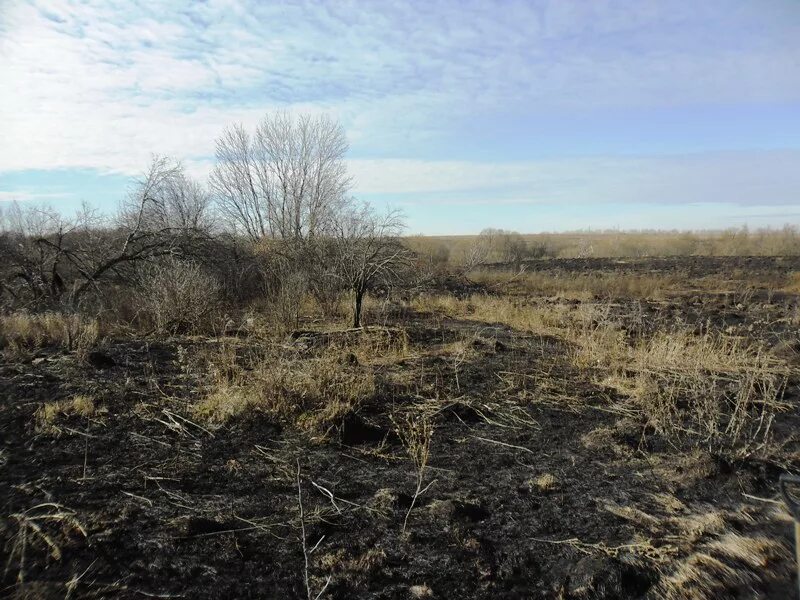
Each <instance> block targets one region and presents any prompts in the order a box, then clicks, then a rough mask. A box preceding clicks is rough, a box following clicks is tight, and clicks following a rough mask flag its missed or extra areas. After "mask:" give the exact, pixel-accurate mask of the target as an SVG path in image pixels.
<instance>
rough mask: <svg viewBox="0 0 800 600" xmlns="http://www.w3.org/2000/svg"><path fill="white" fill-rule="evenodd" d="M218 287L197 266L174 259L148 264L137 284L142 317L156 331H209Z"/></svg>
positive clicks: (216, 307)
mask: <svg viewBox="0 0 800 600" xmlns="http://www.w3.org/2000/svg"><path fill="white" fill-rule="evenodd" d="M220 298H221V286H220V284H219V282H218V281H217V279H216V278H215V277H213V276H212V275H210V274H208V273H206V272H205V271H204V270H203V269H202V268H201V267H200V265H198V264H197V263H194V262H190V261H183V260H180V259H177V258H169V259H167V260H165V261H163V262H160V263H154V264H151V265H148V266H147V267H146V269H145V270H144V272H143V274H142V276H141V278H140V284H139V293H138V299H139V302H140V305H141V307H142V312H143V313H144V316H145V317H146V318H147V319H148V320H149V321H150V324H151V325H152V326H153V328H154V329H155V330H156V331H159V332H165V333H172V334H175V333H202V332H205V331H208V330H210V329H211V328H212V327H213V325H214V321H215V319H214V318H215V316H216V315H217V312H218V310H219V307H220Z"/></svg>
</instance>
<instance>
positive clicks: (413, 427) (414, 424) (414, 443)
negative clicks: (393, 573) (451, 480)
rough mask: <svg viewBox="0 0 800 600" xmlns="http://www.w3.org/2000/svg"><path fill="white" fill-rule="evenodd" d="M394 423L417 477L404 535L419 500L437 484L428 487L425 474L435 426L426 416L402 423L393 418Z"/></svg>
mask: <svg viewBox="0 0 800 600" xmlns="http://www.w3.org/2000/svg"><path fill="white" fill-rule="evenodd" d="M392 421H393V422H394V426H395V431H396V433H397V435H398V437H399V438H400V440H401V441H402V442H403V446H405V449H406V452H407V453H408V456H409V458H410V459H411V462H412V463H413V465H414V471H415V477H416V487H415V489H414V495H413V496H412V498H411V505H410V506H409V507H408V512H406V517H405V519H403V533H405V532H406V527H407V526H408V518H409V517H410V516H411V511H412V510H414V505H415V504H416V503H417V499H418V498H419V497H420V496H421V495H422V494H424V493H425V492H426V491H427V490H428V488H430V487H431V486H432V485H433V484H434V483H435V482H436V480H435V479H434V480H433V481H431V482H429V483H428V485H425V472H426V469H427V468H428V461H429V459H430V455H431V439H432V438H433V424H432V423H431V422H430V420H429V419H428V418H426V417H424V416H418V417H414V416H411V415H406V417H405V419H404V420H402V421H401V420H396V419H395V418H394V417H392Z"/></svg>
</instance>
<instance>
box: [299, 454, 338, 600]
mask: <svg viewBox="0 0 800 600" xmlns="http://www.w3.org/2000/svg"><path fill="white" fill-rule="evenodd" d="M297 506H298V507H299V510H300V542H301V544H302V546H303V561H304V565H303V582H304V584H305V586H306V595H307V597H308V600H319V598H321V597H322V594H324V593H325V590H326V589H328V585H330V583H331V576H330V575H329V576H328V579H327V580H326V581H325V584H324V585H323V586H322V589H320V591H319V592H318V593H317V594H316V595H314V593H313V592H312V591H311V581H310V579H309V575H308V557H309V555H311V554H312V553H313V552H314V550H316V549H317V547H318V546H319V545H320V543H321V542H322V540H323V539H324V537H325V536H323V537H322V538H320V540H319V541H318V542H317V543H316V544H315V545H314V547H313V548H312V549H311V550H309V549H308V546H306V518H305V512H304V510H303V488H302V485H301V482H300V459H299V458H298V459H297Z"/></svg>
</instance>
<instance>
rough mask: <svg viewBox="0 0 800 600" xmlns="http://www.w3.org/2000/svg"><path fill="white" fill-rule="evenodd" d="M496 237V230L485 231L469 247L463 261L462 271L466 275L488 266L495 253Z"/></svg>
mask: <svg viewBox="0 0 800 600" xmlns="http://www.w3.org/2000/svg"><path fill="white" fill-rule="evenodd" d="M496 236H497V233H496V231H495V230H494V229H484V230H483V231H481V232H480V234H479V235H478V236H477V237H476V238H475V239H474V240H473V241H472V242H471V243H470V245H469V246H467V248H466V250H465V251H464V255H463V257H462V260H461V266H462V270H463V271H464V272H465V273H468V272H469V271H471V270H473V269H476V268H478V267H480V266H482V265H484V264H486V262H487V261H488V260H489V258H490V256H491V254H492V252H493V251H494V247H495V244H496V239H495V238H496Z"/></svg>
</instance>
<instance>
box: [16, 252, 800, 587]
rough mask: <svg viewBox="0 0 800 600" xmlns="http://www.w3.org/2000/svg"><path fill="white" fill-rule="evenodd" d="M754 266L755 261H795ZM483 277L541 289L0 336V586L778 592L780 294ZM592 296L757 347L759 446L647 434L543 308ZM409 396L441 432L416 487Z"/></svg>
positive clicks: (782, 579) (788, 346)
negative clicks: (579, 287)
mask: <svg viewBox="0 0 800 600" xmlns="http://www.w3.org/2000/svg"><path fill="white" fill-rule="evenodd" d="M726 260H727V261H728V262H726ZM738 260H740V261H741V260H743V259H738ZM759 261H761V262H759V263H758V269H759V274H760V275H765V276H767V277H773V276H774V277H775V278H780V277H783V276H785V275H786V273H787V272H788V271H786V268H785V262H782V261H771V260H766V259H759ZM543 262H544V261H543ZM547 262H549V263H550V269H551V271H552V270H558V271H559V272H560V273H563V272H568V271H570V270H574V269H578V270H580V271H581V272H593V270H594V269H597V268H601V269H602V266H599V265H597V264H595V262H596V261H586V262H584V263H580V261H575V260H571V261H569V262H568V263H563V264H562V263H559V261H547ZM729 262H730V259H725V260H721V261H717V262H715V260H714V259H708V258H706V259H703V260H702V261H700V262H698V261H696V260H694V259H687V260H686V261H685V262H682V261H681V259H670V260H669V261H666V262H665V263H664V264H665V265H668V267H667V268H666V271H667V272H672V271H673V270H675V269H695V271H696V273H695V275H696V276H705V275H708V276H719V275H720V274H726V273H732V272H733V270H734V269H740V270H741V269H747V268H749V266H751V265H748V264H742V265H738V263H737V265H735V266H734V265H732V264H729ZM573 263H575V265H578V266H575V265H573ZM698 265H699V266H698ZM661 266H662V263H661V262H660V261H649V262H647V266H646V268H645V267H644V266H643V267H635V268H634V271H635V272H643V271H645V270H646V271H647V272H654V271H655V272H658V271H659V269H660V268H661ZM795 266H796V265H795ZM792 268H794V267H792ZM703 269H705V271H703ZM704 274H705V275H704ZM762 279H763V278H762ZM759 281H762V280H761V279H760V280H759ZM470 289H473V290H474V289H477V288H476V287H473V288H470ZM742 290H750V291H748V292H747V293H746V294H744V295H743V294H742ZM488 291H489V293H490V294H491V296H490V297H491V298H493V300H492V301H495V300H497V301H503V302H506V301H507V302H509V303H510V304H509V306H513V308H514V310H515V311H517V312H515V313H514V314H515V315H518V314H522V313H524V311H548V312H541V315H544V316H542V317H541V318H540V317H537V318H538V319H539V320H538V321H536V323H537V324H540V325H541V326H540V325H535V326H534V325H530V326H521V325H519V326H515V325H518V324H517V322H516V321H515V320H514V319H511V318H502V316H500V313H497V314H498V315H499V316H498V317H496V318H485V315H484V313H482V312H481V310H480V306H479V304H478V303H479V300H477V299H476V300H470V299H469V298H466V299H461V300H457V299H456V300H452V301H451V299H450V297H451V295H448V296H447V298H446V299H445V300H440V299H437V300H436V301H424V300H423V301H419V302H411V303H408V304H406V305H404V306H402V307H400V306H395V307H393V308H392V309H391V310H390V311H389V312H387V314H386V315H385V319H384V321H385V322H384V325H385V326H381V327H379V328H378V327H373V328H367V329H365V330H364V331H360V332H352V331H350V332H345V333H344V334H335V333H333V334H332V333H331V331H333V329H331V328H330V327H323V326H319V325H318V326H314V324H309V327H308V330H307V331H305V333H302V332H301V333H299V334H296V335H294V336H288V337H285V338H284V337H281V338H279V339H273V338H269V337H264V336H260V335H254V334H250V333H249V332H248V331H246V330H243V331H241V332H239V335H237V336H235V337H225V338H214V339H207V338H197V337H173V338H169V339H159V340H156V339H135V337H131V336H117V337H110V338H107V339H104V340H102V341H101V342H100V343H99V344H98V347H97V348H95V349H94V351H95V352H99V353H101V354H98V355H95V358H98V357H101V358H103V359H104V360H99V358H98V360H94V361H92V360H89V357H88V356H87V355H86V354H85V353H80V352H77V353H76V352H66V351H62V350H58V349H55V348H43V349H38V350H36V351H34V352H31V353H30V354H29V355H27V356H24V357H19V358H17V359H15V360H11V359H5V360H4V362H3V364H2V367H1V368H0V396H1V397H2V405H0V431H1V432H2V438H3V442H2V449H0V494H1V497H0V507H1V509H2V514H3V516H4V520H3V525H2V527H3V529H2V531H0V536H2V538H3V539H2V542H3V547H4V552H5V556H6V564H4V565H3V566H4V569H5V570H4V575H3V592H2V594H3V595H4V596H5V595H16V597H20V598H23V597H28V598H40V597H41V598H49V597H53V598H56V597H57V598H63V597H65V596H69V597H72V598H82V597H114V598H127V597H130V598H140V597H141V598H146V597H159V598H168V597H185V598H224V597H231V598H283V597H308V596H310V597H312V598H313V597H315V596H316V595H317V593H318V592H319V591H320V590H322V589H323V588H324V593H323V595H322V597H329V598H375V599H378V598H413V597H416V598H427V597H430V598H609V599H610V598H623V599H628V598H630V599H633V598H649V599H654V598H780V597H789V595H790V594H791V593H792V591H793V590H794V583H793V574H792V560H791V539H790V537H789V536H790V532H791V522H790V520H789V518H788V515H787V514H786V512H785V511H784V510H783V508H782V505H781V503H780V502H779V501H778V496H777V478H778V476H779V474H780V473H782V472H784V471H792V470H793V469H794V470H796V469H797V468H798V467H799V466H800V464H799V463H798V449H800V448H799V447H798V438H797V436H796V433H795V431H796V425H797V422H798V419H797V410H796V400H797V395H798V387H797V385H798V379H797V376H796V371H795V368H794V365H796V363H797V356H798V351H799V350H800V342H798V340H799V339H800V338H798V335H797V323H798V322H797V306H798V296H797V295H795V294H794V293H793V292H791V291H786V290H772V289H767V288H765V287H764V286H763V285H761V284H754V285H752V286H749V287H748V285H747V282H746V281H744V282H741V285H739V284H738V283H737V285H736V286H733V287H732V288H725V286H721V289H719V290H715V291H712V290H710V289H709V287H708V286H706V287H705V288H704V289H702V290H698V289H684V290H679V289H676V290H672V291H671V292H670V293H669V294H668V295H666V296H663V295H662V296H661V297H659V298H658V299H647V298H636V299H631V298H625V297H618V298H599V297H585V298H581V299H573V298H567V297H553V296H550V295H548V296H547V297H543V296H539V295H536V294H535V293H532V292H530V291H520V290H515V291H514V292H513V294H512V293H511V292H510V291H509V290H508V289H506V290H504V291H503V290H501V291H498V289H496V288H495V289H490V290H488ZM453 302H456V303H457V304H453ZM587 307H589V308H591V310H592V311H593V312H591V313H587V314H589V316H588V317H585V319H586V322H587V323H588V324H589V325H588V327H589V331H590V332H596V331H597V330H598V323H599V321H600V320H601V319H602V321H603V322H604V323H613V324H614V329H613V331H614V332H617V333H619V335H621V336H623V337H626V336H627V337H630V336H631V335H634V332H635V335H637V336H641V337H642V339H646V338H649V337H652V336H654V335H655V334H656V333H657V332H659V331H664V332H671V331H674V328H675V327H676V324H677V326H680V327H681V328H682V329H681V330H682V331H683V330H686V331H695V332H696V334H697V335H714V336H726V338H731V339H736V340H742V341H744V342H747V343H748V344H753V345H757V346H758V347H759V348H760V349H763V352H767V353H769V355H770V356H774V358H775V362H774V364H775V365H777V366H776V367H775V369H776V371H775V372H776V373H780V374H781V379H780V385H781V392H780V394H779V397H776V400H779V403H780V407H779V410H776V413H775V421H774V424H773V425H772V428H771V434H770V436H769V439H768V440H767V439H766V438H765V443H764V445H763V447H759V448H757V449H756V450H753V451H749V450H748V451H746V452H744V451H741V449H740V448H739V447H738V446H737V448H736V449H731V448H727V447H726V448H725V449H724V450H723V449H722V447H721V446H714V445H711V444H704V443H690V442H691V440H690V439H689V437H688V436H682V437H680V441H679V442H676V439H678V438H675V439H672V438H669V437H668V436H667V435H665V434H663V432H659V431H657V430H656V429H654V426H653V424H652V423H651V422H650V421H649V420H648V418H647V415H642V414H640V413H638V412H636V411H635V410H634V409H633V408H631V406H632V405H631V404H630V403H628V402H627V401H626V398H625V396H624V393H623V391H621V390H622V389H623V388H621V387H620V386H618V385H616V384H614V382H612V381H610V379H609V377H608V376H609V375H610V374H611V369H612V367H611V365H610V364H606V363H604V362H602V361H600V363H599V364H588V363H587V362H586V361H585V360H584V361H583V362H581V361H580V360H576V350H575V347H576V344H578V343H579V342H576V339H575V338H574V337H571V336H569V335H563V334H562V333H560V331H559V330H558V327H557V326H555V325H552V326H551V325H550V324H549V323H550V321H548V320H547V319H550V318H551V316H552V314H557V315H567V317H569V315H572V314H573V313H575V314H577V313H581V311H584V310H588V309H587ZM598 307H600V308H599V309H598ZM462 309H463V310H462ZM552 311H555V313H553V312H552ZM536 314H540V313H536ZM581 314H582V313H581ZM598 315H599V316H598ZM545 317H546V318H545ZM559 318H561V317H559ZM569 318H571V317H569ZM582 318H583V317H582ZM320 331H324V333H320ZM387 332H390V333H387ZM320 337H321V338H322V341H320ZM770 364H773V363H770ZM332 365H333V366H332ZM778 368H780V370H777V369H778ZM229 371H231V372H234V373H233V374H232V373H231V372H229ZM291 377H294V378H295V379H289V378H291ZM302 377H305V378H306V379H302ZM297 378H301V379H302V381H304V383H302V385H301V384H299V383H298V382H297ZM320 380H323V381H325V382H326V383H325V385H322V386H320V385H316V387H315V382H316V384H318V383H319V381H320ZM276 382H277V383H276ZM252 389H255V390H257V391H256V392H254V394H255V395H247V396H246V399H245V400H242V396H241V394H245V393H247V394H251V392H250V390H252ZM354 390H358V393H356V391H354ZM223 392H224V393H223ZM215 393H216V394H221V396H220V398H221V399H219V400H218V401H215V402H216V403H215V404H213V406H212V407H211V408H210V409H208V410H205V411H204V410H203V409H202V407H204V406H206V405H204V404H203V403H204V402H205V401H206V400H207V398H209V397H214V394H215ZM237 394H238V395H237ZM265 394H266V395H269V394H272V395H273V396H275V397H278V396H280V397H281V398H282V399H283V400H282V402H281V403H277V401H274V400H272V399H268V400H264V398H263V396H264V395H265ZM223 403H227V404H223ZM242 403H244V404H242ZM331 404H335V406H334V407H333V408H331ZM48 406H49V407H50V409H49V410H47V409H46V408H45V407H48ZM243 406H244V408H242V407H243ZM198 407H201V408H198ZM220 407H222V408H220ZM405 419H409V420H411V422H416V421H415V419H416V420H420V419H424V420H425V422H426V423H429V424H430V425H431V426H432V428H433V432H432V435H431V437H430V448H429V450H430V458H429V460H428V463H427V468H426V469H425V470H424V472H423V477H422V481H423V483H424V486H426V487H425V489H424V492H423V493H421V494H419V495H418V497H416V498H414V492H415V486H416V482H417V479H416V475H417V471H415V468H414V465H413V463H412V460H410V458H409V452H408V449H407V448H406V446H407V444H405V445H404V440H407V438H406V437H404V436H407V433H404V432H403V423H405V422H406V421H405ZM767 441H768V443H767ZM298 478H299V481H300V485H299V490H298V484H297V482H298ZM298 491H300V493H301V497H302V506H303V509H304V516H303V520H302V523H301V519H300V513H299V502H298ZM412 504H413V508H412ZM410 508H411V510H410V511H409V509H410ZM406 518H408V522H407V526H406V528H405V531H403V526H404V521H405V519H406ZM301 526H303V527H304V528H305V544H303V540H302V536H301ZM304 548H305V551H306V552H307V553H308V581H306V579H305V572H306V571H305V566H304V565H305V562H304ZM326 582H327V587H324V586H325V585H326Z"/></svg>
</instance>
